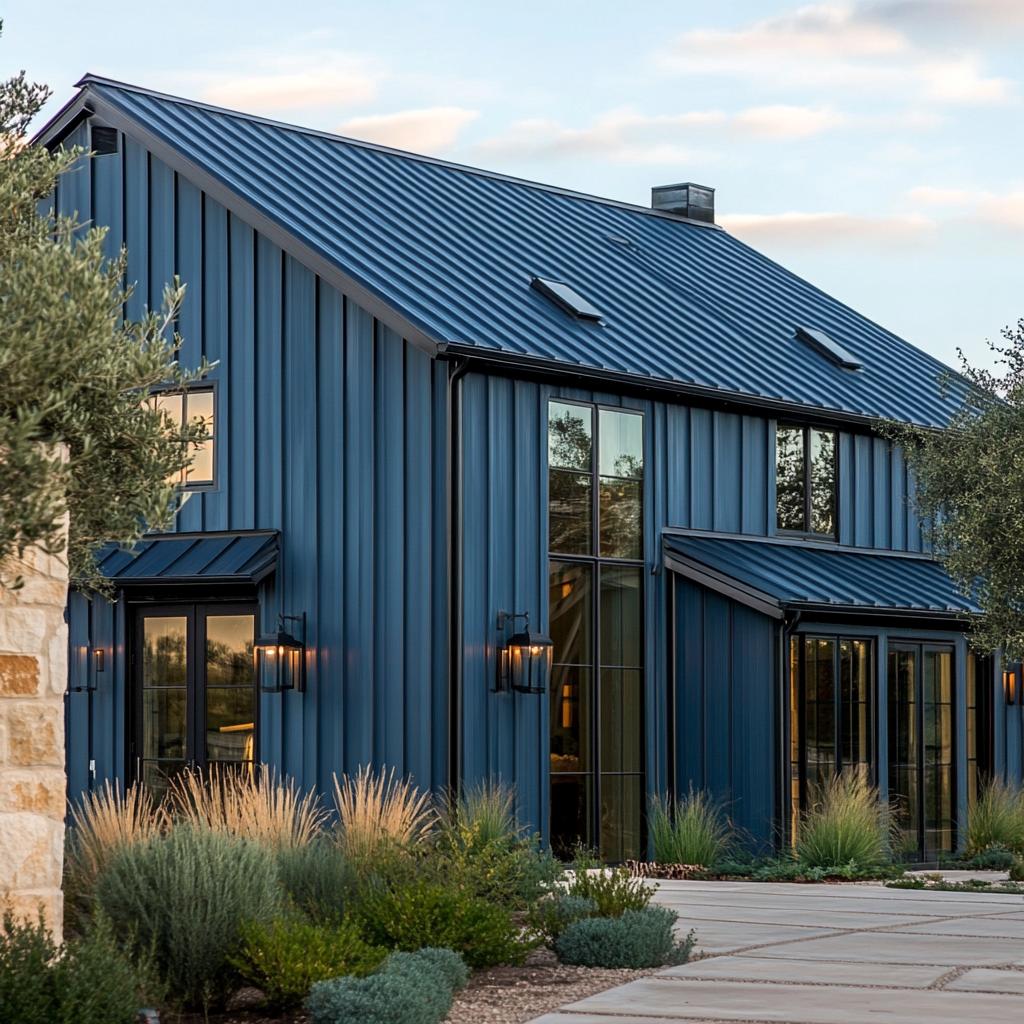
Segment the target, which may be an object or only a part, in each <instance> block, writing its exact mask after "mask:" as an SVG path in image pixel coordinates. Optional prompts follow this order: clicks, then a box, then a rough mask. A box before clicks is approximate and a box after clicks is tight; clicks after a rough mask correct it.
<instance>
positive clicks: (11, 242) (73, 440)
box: [0, 26, 208, 586]
mask: <svg viewBox="0 0 1024 1024" xmlns="http://www.w3.org/2000/svg"><path fill="white" fill-rule="evenodd" d="M0 27H2V26H0ZM48 95H49V92H48V90H47V88H46V87H45V86H42V85H38V84H33V83H31V82H29V81H27V80H26V77H25V74H24V72H22V73H21V74H19V75H17V76H15V77H13V78H11V79H9V80H8V81H6V82H0V579H2V580H3V581H4V582H3V585H7V586H11V585H16V584H17V578H16V575H15V574H14V573H13V572H12V571H11V565H10V561H11V559H12V557H16V556H21V555H23V554H24V553H25V551H26V550H27V549H28V548H30V547H38V548H40V549H42V550H44V551H46V552H48V553H51V554H60V555H62V556H65V557H66V558H67V560H68V563H69V570H70V573H71V577H72V579H74V580H77V581H79V582H81V583H85V584H88V585H93V586H102V581H101V580H100V578H99V576H98V573H97V571H96V568H95V560H94V557H93V556H94V552H95V550H96V548H97V547H98V546H99V545H100V544H102V543H103V542H105V541H110V540H116V541H121V542H125V543H131V542H132V541H134V540H136V539H137V538H138V537H140V536H141V535H142V534H143V533H144V532H145V531H146V530H147V529H161V528H166V527H168V526H169V525H170V524H171V522H172V521H173V517H174V514H175V512H176V511H177V508H178V505H179V503H180V501H181V495H180V493H179V492H178V491H176V489H175V487H174V485H173V482H172V481H173V480H174V479H176V478H177V479H180V475H181V471H182V469H183V468H184V467H185V466H186V465H187V464H188V463H189V461H190V458H191V452H192V450H193V449H194V446H193V444H192V443H193V442H195V441H198V440H200V439H201V438H202V434H203V429H204V428H203V427H202V426H200V425H186V426H185V427H182V425H181V424H177V423H172V422H171V420H170V419H169V418H168V417H166V416H165V415H164V414H163V413H161V412H160V411H158V410H157V409H156V408H154V407H153V404H152V403H149V402H147V401H146V398H147V395H148V394H149V392H150V391H151V389H152V388H153V387H154V385H157V384H160V385H165V386H170V387H171V388H176V387H184V386H186V385H187V384H188V383H189V382H190V381H192V380H194V379H195V378H197V377H199V376H202V375H203V374H205V373H206V372H207V370H208V367H207V366H206V365H205V364H204V365H202V366H199V367H197V368H195V369H194V370H192V371H186V370H184V369H182V367H180V366H179V365H178V362H177V357H178V349H179V347H180V343H181V339H180V337H179V336H178V335H177V333H176V332H175V330H174V325H175V322H176V318H177V314H178V310H179V308H180V304H181V301H182V297H183V294H184V289H183V288H182V286H181V285H180V284H179V283H178V282H177V281H175V282H173V283H171V284H169V286H168V287H167V289H166V290H165V293H164V297H163V307H162V309H160V310H159V311H151V312H147V313H146V315H144V316H143V317H142V318H141V319H140V320H138V321H134V322H133V321H130V320H126V319H125V318H124V315H123V312H124V309H125V302H126V300H127V299H128V297H129V295H130V286H129V285H128V284H127V283H126V279H125V270H126V262H125V254H124V252H123V251H122V252H121V253H120V254H119V255H116V256H115V257H114V258H110V256H109V253H106V252H105V234H106V232H105V229H104V228H102V227H97V226H93V225H89V224H83V223H81V222H80V221H79V219H78V217H77V215H72V216H59V215H57V214H55V213H54V212H53V208H52V207H53V204H52V197H53V195H54V190H55V187H56V185H57V182H58V179H59V178H60V177H61V176H62V175H73V174H81V173H84V171H83V169H82V168H83V164H84V162H85V161H87V160H88V159H89V155H88V154H87V153H84V152H83V151H81V150H78V149H69V150H63V149H58V150H56V151H55V152H50V151H49V150H48V149H47V148H45V147H43V146H39V145H31V144H29V142H28V128H29V124H30V122H31V121H32V119H33V118H34V117H35V115H36V114H37V113H38V112H39V110H40V108H41V107H42V105H43V103H44V102H45V101H46V99H47V97H48ZM65 453H66V454H65ZM65 514H67V515H68V518H69V528H68V535H67V540H66V541H65V539H64V530H63V521H64V517H65Z"/></svg>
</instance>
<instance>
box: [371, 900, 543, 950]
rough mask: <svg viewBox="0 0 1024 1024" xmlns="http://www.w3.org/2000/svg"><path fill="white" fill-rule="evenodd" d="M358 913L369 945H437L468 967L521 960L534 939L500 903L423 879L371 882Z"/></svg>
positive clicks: (403, 947)
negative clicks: (401, 882) (455, 954)
mask: <svg viewBox="0 0 1024 1024" xmlns="http://www.w3.org/2000/svg"><path fill="white" fill-rule="evenodd" d="M358 915H359V919H360V923H361V926H362V929H363V934H364V935H365V937H366V938H367V940H368V941H369V942H372V943H374V944H375V945H380V946H387V947H388V948H389V949H397V950H407V951H414V950H418V949H420V948H422V947H423V946H443V947H445V948H448V949H454V950H456V951H457V952H459V953H461V954H462V955H463V956H464V957H465V960H466V963H467V964H469V965H470V967H490V966H493V965H494V964H508V963H511V964H516V963H522V961H523V959H524V958H525V957H526V954H527V953H528V952H529V951H530V950H531V949H532V948H533V947H534V946H535V945H536V942H533V941H531V940H529V939H528V938H524V937H523V936H522V935H521V934H520V930H519V928H518V927H516V925H515V923H514V922H513V920H512V916H511V914H510V913H509V912H508V911H507V910H506V909H504V908H503V907H500V906H495V905H493V904H491V903H488V902H487V901H486V900H484V899H481V898H480V897H478V896H472V895H467V894H466V893H463V892H460V891H459V890H458V889H455V888H453V887H450V886H445V885H441V884H439V883H437V882H432V881H428V880H419V881H414V882H411V883H409V884H405V885H398V886H395V885H378V886H374V887H371V888H370V889H369V890H368V891H367V893H366V895H365V896H364V898H363V901H362V903H361V904H360V906H359V910H358Z"/></svg>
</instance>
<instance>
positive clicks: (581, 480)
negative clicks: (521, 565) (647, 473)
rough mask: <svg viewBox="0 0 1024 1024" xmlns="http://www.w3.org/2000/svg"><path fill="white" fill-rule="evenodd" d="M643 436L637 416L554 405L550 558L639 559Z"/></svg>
mask: <svg viewBox="0 0 1024 1024" xmlns="http://www.w3.org/2000/svg"><path fill="white" fill-rule="evenodd" d="M595 413H596V418H597V423H596V424H595V423H594V418H595ZM595 426H596V428H597V430H596V435H597V446H596V450H595V444H594V441H595ZM643 432H644V421H643V416H642V415H641V414H640V413H635V412H626V411H624V410H619V409H595V408H594V407H593V406H584V405H573V404H571V403H569V402H552V403H551V405H550V410H549V417H548V466H549V467H550V470H551V472H550V476H549V488H550V495H549V499H550V520H549V522H550V529H551V544H550V549H551V551H552V552H558V553H560V554H567V555H591V556H596V557H599V558H629V559H642V558H643V528H642V527H643V522H642V520H643V472H644V445H643V440H644V433H643Z"/></svg>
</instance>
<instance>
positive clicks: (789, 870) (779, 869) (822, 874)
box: [703, 857, 903, 882]
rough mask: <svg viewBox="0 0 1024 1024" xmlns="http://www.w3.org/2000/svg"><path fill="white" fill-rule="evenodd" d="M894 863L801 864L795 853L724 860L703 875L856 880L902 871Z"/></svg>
mask: <svg viewBox="0 0 1024 1024" xmlns="http://www.w3.org/2000/svg"><path fill="white" fill-rule="evenodd" d="M902 870H903V869H902V868H900V867H898V866H897V865H895V864H858V863H856V862H850V863H848V864H824V865H810V864H804V863H803V862H801V861H799V860H797V859H796V858H795V857H778V858H775V857H773V858H768V859H766V860H759V861H740V862H731V861H725V862H723V863H721V864H719V865H718V867H717V868H715V870H714V871H709V872H705V873H704V875H703V877H705V878H747V879H750V881H752V882H825V881H829V880H834V879H842V880H843V881H846V882H855V881H860V880H865V879H877V878H883V879H884V878H895V877H897V876H899V875H900V874H902Z"/></svg>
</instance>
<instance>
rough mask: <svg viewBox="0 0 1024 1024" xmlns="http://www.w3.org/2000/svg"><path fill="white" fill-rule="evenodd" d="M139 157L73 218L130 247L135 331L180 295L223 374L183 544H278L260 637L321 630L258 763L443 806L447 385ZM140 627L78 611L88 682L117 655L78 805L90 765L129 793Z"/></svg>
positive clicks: (116, 608) (85, 732)
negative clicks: (123, 780)
mask: <svg viewBox="0 0 1024 1024" xmlns="http://www.w3.org/2000/svg"><path fill="white" fill-rule="evenodd" d="M80 141H84V138H83V140H80ZM121 144H122V145H121V153H120V155H117V156H104V157H97V158H94V159H93V160H92V161H90V162H89V164H88V165H87V166H86V167H84V168H83V169H82V170H81V171H80V172H78V173H77V175H76V176H69V177H68V178H67V179H66V181H65V182H62V183H61V186H60V188H59V190H58V195H57V203H58V204H59V207H60V208H61V209H62V210H64V211H65V212H68V213H70V212H72V211H74V210H77V211H78V212H79V214H80V216H83V217H89V216H90V215H92V213H93V211H92V209H91V207H90V202H89V200H90V196H95V197H96V199H97V203H98V206H97V210H96V211H95V212H96V214H97V215H102V216H103V217H109V220H110V223H111V225H112V226H113V227H114V229H115V230H114V234H113V235H112V237H111V242H110V244H111V245H113V244H115V242H116V243H117V244H119V240H120V238H121V237H123V238H125V239H126V240H127V241H128V243H129V245H130V254H129V271H128V278H129V281H137V282H138V287H137V289H136V292H135V294H134V296H133V297H132V299H131V301H130V303H129V312H130V314H131V315H135V316H138V315H141V314H142V312H143V309H144V307H145V306H146V305H147V304H148V303H150V302H153V301H158V300H159V296H160V295H161V293H162V288H163V285H164V283H165V282H167V281H170V279H171V277H172V276H173V274H174V273H178V274H180V275H181V277H182V279H183V280H184V281H185V283H186V285H187V293H186V300H185V303H184V306H183V309H182V314H181V319H180V324H179V327H180V330H181V332H182V334H183V336H184V337H185V339H186V341H185V345H184V346H183V350H182V361H183V362H184V363H186V364H194V363H196V362H198V360H199V359H200V358H201V356H202V355H206V356H207V358H208V359H210V360H211V361H218V366H217V367H216V368H215V369H214V370H213V372H212V374H211V380H212V381H213V382H214V384H215V387H216V399H217V456H216V457H217V466H216V469H217V482H216V486H215V487H214V488H212V489H209V490H198V491H195V492H192V493H191V494H190V495H189V497H188V500H187V501H186V503H185V507H184V508H183V510H182V512H181V514H180V516H179V518H178V523H177V529H179V530H185V529H196V530H221V529H250V528H253V527H268V528H273V529H277V530H280V531H281V536H282V556H281V561H280V563H279V569H278V573H277V574H276V577H272V578H270V579H268V580H267V581H265V582H264V583H263V584H262V585H261V586H260V588H259V600H260V606H261V617H262V620H263V622H262V624H263V625H264V626H267V627H272V626H273V622H274V617H275V616H276V614H277V613H278V612H279V611H280V612H284V613H288V614H292V613H296V612H300V611H305V612H306V613H307V615H308V634H307V639H308V644H309V655H308V660H307V692H306V693H305V694H298V693H291V692H287V693H284V694H264V695H262V696H261V698H260V700H261V709H260V710H261V722H260V737H259V739H260V748H261V750H260V753H261V756H262V758H263V759H264V760H266V761H268V762H270V763H272V764H274V765H276V766H278V767H279V768H280V769H282V770H283V771H286V772H288V773H290V774H292V775H294V776H295V777H297V778H298V779H299V780H301V781H302V782H303V783H304V784H307V785H310V786H314V785H315V786H318V787H320V788H321V789H322V790H324V791H329V789H330V784H331V775H332V773H334V772H341V771H352V770H355V769H356V768H357V767H358V766H359V765H361V764H364V763H371V762H372V763H378V764H383V763H387V764H393V765H395V766H396V767H397V769H398V771H399V772H402V773H410V774H412V775H413V776H414V777H415V778H416V780H417V781H418V782H419V783H420V784H422V785H424V786H428V787H433V788H438V787H440V786H443V785H444V784H445V783H446V782H447V749H448V738H447V734H448V712H447V690H446V683H445V677H446V672H447V637H446V634H445V631H444V629H443V628H439V625H440V624H441V622H442V619H441V618H439V615H440V616H442V617H443V615H444V600H445V594H446V576H445V572H446V565H447V555H446V552H447V524H446V520H445V504H444V499H445V481H446V478H447V465H448V459H447V450H446V433H445V424H446V418H447V413H446V402H447V390H446V380H447V368H446V366H445V365H444V364H440V363H437V362H435V361H434V360H432V359H430V358H429V357H428V356H427V355H426V354H425V353H423V352H422V351H421V350H419V349H416V348H413V347H412V346H410V345H409V344H408V343H406V342H405V341H404V340H403V339H402V338H401V337H399V336H398V335H396V334H394V333H393V332H392V331H390V330H388V329H386V328H384V327H382V326H381V325H380V324H379V323H378V322H376V321H375V320H374V319H373V318H372V317H371V316H370V315H368V314H367V313H366V312H365V311H363V310H362V309H360V308H359V307H358V306H356V305H355V304H354V303H352V302H351V301H349V300H347V299H346V297H345V296H343V295H342V294H340V293H339V292H337V291H336V290H335V289H334V288H333V287H331V286H329V285H327V284H325V283H324V282H323V281H322V280H320V279H319V278H318V277H317V276H316V275H315V274H313V273H312V272H311V271H309V270H308V269H307V268H306V267H305V266H303V265H302V264H300V263H298V262H297V261H296V260H294V259H293V258H292V257H290V256H287V255H286V254H284V253H283V252H282V251H281V249H280V248H278V247H277V246H275V245H274V244H272V243H271V242H269V241H267V240H266V239H265V238H263V237H262V236H260V235H259V234H258V233H257V232H255V231H253V229H252V228H251V227H249V226H248V225H246V224H245V223H243V222H242V221H240V220H239V219H237V218H236V217H234V216H233V215H230V214H228V213H227V211H226V210H225V209H224V208H223V207H222V206H221V205H220V204H218V203H216V202H214V201H212V200H211V199H209V197H207V196H206V195H204V194H203V193H202V192H201V191H199V190H198V189H197V188H195V186H194V185H193V184H191V183H190V182H188V181H187V180H185V179H183V178H182V177H180V176H178V175H175V174H174V173H173V172H172V171H170V170H169V169H168V168H167V167H166V166H165V165H163V164H161V162H160V161H159V160H157V159H155V158H153V157H151V155H150V154H147V153H146V152H145V151H144V150H142V149H140V148H139V147H137V146H134V145H133V144H131V143H129V142H128V141H127V140H126V139H124V138H123V137H122V138H121ZM122 188H123V193H122V192H121V191H120V190H121V189H122ZM122 194H123V203H122V201H121V198H120V197H121V195H122ZM121 211H123V219H122V216H121ZM203 596H205V595H199V599H202V597H203ZM439 608H440V611H439V610H438V609H439ZM128 615H129V609H128V607H127V605H126V603H125V601H124V600H121V601H119V602H118V603H117V604H116V605H111V604H108V603H106V602H104V601H101V600H98V599H96V600H91V601H90V600H88V599H86V598H85V597H84V596H82V595H80V594H73V595H72V596H71V600H70V635H71V641H70V642H71V647H72V652H71V653H72V665H73V666H74V665H75V664H76V663H75V660H74V656H75V649H76V648H77V647H80V646H84V645H86V644H91V645H92V646H93V647H98V646H102V647H103V648H105V650H106V651H107V661H106V671H105V672H103V673H100V674H99V675H98V676H95V685H96V689H95V690H94V692H93V693H92V694H91V695H87V694H85V693H72V694H69V695H68V710H67V719H68V772H69V794H70V796H71V797H72V798H75V797H77V795H78V794H80V793H81V792H82V791H83V790H85V789H87V788H89V786H90V783H91V780H90V777H89V772H88V765H89V761H90V759H93V760H95V762H96V781H102V780H103V779H104V778H119V777H123V776H124V774H125V770H126V767H127V766H126V764H125V741H126V722H125V715H126V709H127V703H126V685H127V677H126V673H127V664H126V647H125V630H126V627H127V621H128V618H127V617H128ZM73 671H74V672H77V671H78V670H77V668H73ZM90 714H91V716H92V729H91V738H90V729H89V716H90Z"/></svg>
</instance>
